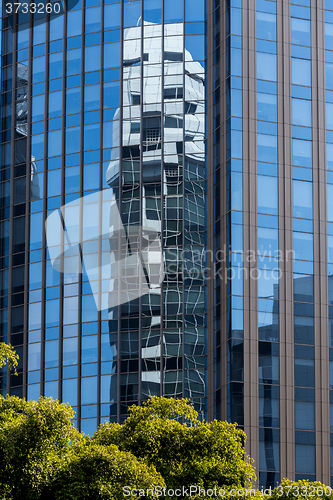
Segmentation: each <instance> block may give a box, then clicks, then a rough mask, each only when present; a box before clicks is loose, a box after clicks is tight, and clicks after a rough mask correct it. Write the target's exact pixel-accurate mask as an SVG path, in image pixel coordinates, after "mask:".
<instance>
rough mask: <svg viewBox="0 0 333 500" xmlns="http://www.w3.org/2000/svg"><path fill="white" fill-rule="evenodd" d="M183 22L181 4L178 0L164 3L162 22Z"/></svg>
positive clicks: (169, 0)
mask: <svg viewBox="0 0 333 500" xmlns="http://www.w3.org/2000/svg"><path fill="white" fill-rule="evenodd" d="M182 21H183V3H182V2H179V1H178V0H168V1H167V2H164V22H165V23H180V22H182Z"/></svg>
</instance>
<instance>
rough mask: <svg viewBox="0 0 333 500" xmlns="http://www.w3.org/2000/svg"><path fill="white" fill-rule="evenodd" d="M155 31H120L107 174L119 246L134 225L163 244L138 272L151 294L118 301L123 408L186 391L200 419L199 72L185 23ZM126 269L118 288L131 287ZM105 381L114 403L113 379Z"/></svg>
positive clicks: (202, 173)
mask: <svg viewBox="0 0 333 500" xmlns="http://www.w3.org/2000/svg"><path fill="white" fill-rule="evenodd" d="M162 29H163V27H162V25H161V24H154V23H150V22H144V23H143V25H142V26H141V24H140V20H138V26H136V27H131V28H128V29H125V31H124V42H123V48H124V49H123V91H122V97H123V101H122V108H121V109H120V108H118V109H117V111H116V113H115V117H114V118H116V119H117V121H114V128H113V149H112V156H111V161H110V164H109V167H108V169H107V173H106V176H107V182H108V185H109V186H110V187H111V188H112V189H113V191H114V193H115V198H116V199H117V200H119V211H120V214H121V215H120V217H121V221H122V224H123V226H124V229H125V233H126V235H127V238H125V241H122V242H121V243H120V247H121V251H122V252H131V249H130V244H129V240H130V235H131V231H132V232H133V228H135V227H138V226H141V229H142V230H143V231H144V230H146V229H153V230H154V231H156V232H157V233H158V238H159V239H160V242H161V243H162V247H161V249H160V248H158V249H157V250H158V251H156V248H155V249H152V248H151V247H150V249H148V253H147V257H146V259H145V262H146V263H147V265H146V266H145V267H144V275H141V276H140V275H138V276H136V279H138V280H139V281H140V280H141V281H143V282H144V281H145V280H146V281H147V283H148V286H149V290H148V292H147V293H144V294H143V295H142V296H141V297H140V298H139V297H138V298H135V299H133V300H129V301H128V302H127V303H123V304H122V305H121V306H120V311H119V314H120V321H121V331H120V347H119V352H120V358H121V362H120V371H119V376H120V384H119V385H120V399H121V413H122V414H125V413H126V412H127V406H128V405H130V404H133V403H136V402H137V401H138V400H140V399H141V400H142V399H146V398H147V397H148V396H152V395H160V394H163V395H166V396H172V397H181V396H185V397H190V398H191V399H192V400H193V401H194V403H195V406H196V408H197V409H198V411H199V412H200V416H204V412H205V389H206V382H205V357H204V356H205V349H206V335H205V328H206V321H205V308H206V306H205V300H206V299H205V282H204V267H205V248H206V234H205V231H206V226H205V223H206V220H205V203H206V201H205V197H206V194H205V193H206V166H205V143H204V138H205V75H204V68H203V66H202V65H201V64H200V63H199V62H197V61H193V58H192V55H191V54H190V52H189V51H188V50H186V47H185V49H184V32H183V30H184V28H183V24H182V23H179V24H178V23H173V24H168V25H165V26H164V36H162ZM141 31H143V36H142V37H141ZM119 139H121V141H120V142H121V144H120V148H118V147H117V146H118V144H119ZM111 224H112V221H111V220H110V225H111ZM113 239H114V238H112V237H111V238H110V242H111V249H112V247H114V245H115V243H114V241H112V240H113ZM117 244H118V245H119V243H116V246H117ZM117 251H118V249H117V250H115V251H114V252H115V253H116V252H117ZM141 251H142V253H144V252H145V248H141ZM160 252H161V253H162V255H161V254H160ZM161 258H162V260H163V280H162V282H161V283H159V282H158V279H156V277H158V276H159V274H160V267H161V266H160V259H161ZM123 271H124V275H125V276H124V277H123V279H120V280H119V282H118V287H120V288H122V289H124V288H126V290H128V289H129V287H130V285H129V284H128V272H126V270H123ZM130 272H134V274H135V270H133V269H131V271H130ZM136 274H137V273H136ZM154 278H155V279H154ZM112 293H113V292H112ZM117 313H118V310H117V312H116V311H115V310H110V314H111V315H114V316H116V314H117ZM112 382H113V384H112ZM112 382H111V394H112V395H113V396H112V397H111V400H116V394H117V385H116V384H117V380H116V378H113V380H112Z"/></svg>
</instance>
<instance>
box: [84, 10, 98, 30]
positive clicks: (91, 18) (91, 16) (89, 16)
mask: <svg viewBox="0 0 333 500" xmlns="http://www.w3.org/2000/svg"><path fill="white" fill-rule="evenodd" d="M85 14H86V27H85V32H86V33H92V32H93V31H99V30H100V26H101V8H100V7H91V8H88V9H86V12H85Z"/></svg>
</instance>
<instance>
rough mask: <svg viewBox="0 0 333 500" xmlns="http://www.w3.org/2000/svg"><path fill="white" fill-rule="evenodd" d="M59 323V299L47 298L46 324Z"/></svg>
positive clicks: (53, 324)
mask: <svg viewBox="0 0 333 500" xmlns="http://www.w3.org/2000/svg"><path fill="white" fill-rule="evenodd" d="M58 324H59V299H56V300H47V301H46V302H45V326H46V327H48V326H56V325H58Z"/></svg>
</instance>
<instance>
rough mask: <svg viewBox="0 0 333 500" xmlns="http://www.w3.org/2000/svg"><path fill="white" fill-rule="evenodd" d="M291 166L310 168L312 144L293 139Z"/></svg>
mask: <svg viewBox="0 0 333 500" xmlns="http://www.w3.org/2000/svg"><path fill="white" fill-rule="evenodd" d="M292 148H293V165H299V166H303V167H310V168H311V167H312V142H311V141H303V140H300V139H293V145H292Z"/></svg>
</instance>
